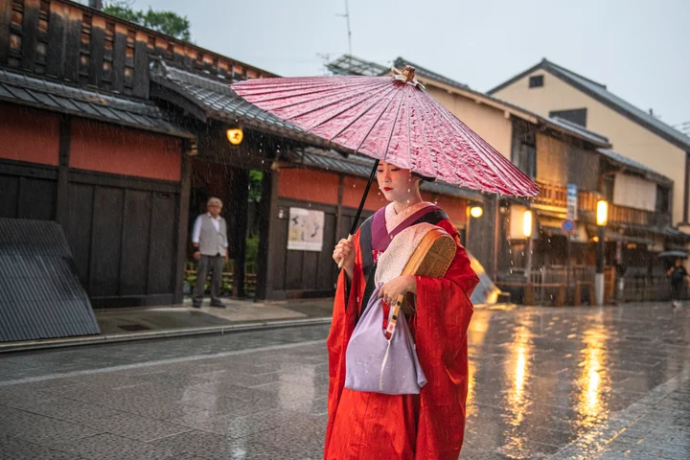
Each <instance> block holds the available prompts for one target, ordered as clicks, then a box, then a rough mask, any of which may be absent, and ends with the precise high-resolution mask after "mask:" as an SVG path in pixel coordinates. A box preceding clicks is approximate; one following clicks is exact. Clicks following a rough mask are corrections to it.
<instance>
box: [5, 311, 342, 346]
mask: <svg viewBox="0 0 690 460" xmlns="http://www.w3.org/2000/svg"><path fill="white" fill-rule="evenodd" d="M330 322H331V318H328V317H324V318H305V319H293V320H283V321H280V320H276V321H257V322H252V323H243V324H229V325H226V326H208V327H189V328H181V329H166V330H162V331H148V332H133V333H131V334H103V335H98V336H92V337H69V338H61V339H47V340H32V341H26V342H15V343H9V344H0V354H2V353H11V352H20V351H34V350H45V349H50V348H63V347H75V346H81V345H98V344H106V343H118V342H134V341H139V340H152V339H163V338H171V337H185V336H192V335H210V334H221V335H222V334H226V333H228V334H229V333H233V332H247V331H257V330H264V329H279V328H284V327H295V326H311V325H318V324H329V323H330Z"/></svg>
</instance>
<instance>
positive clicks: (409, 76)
mask: <svg viewBox="0 0 690 460" xmlns="http://www.w3.org/2000/svg"><path fill="white" fill-rule="evenodd" d="M414 73H415V70H414V67H412V66H411V65H406V66H405V70H403V71H402V74H403V76H404V77H405V83H407V82H410V81H413V80H414Z"/></svg>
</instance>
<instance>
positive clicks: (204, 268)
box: [194, 254, 225, 305]
mask: <svg viewBox="0 0 690 460" xmlns="http://www.w3.org/2000/svg"><path fill="white" fill-rule="evenodd" d="M224 265H225V257H224V256H221V255H217V256H206V255H203V254H202V255H201V259H200V260H199V266H198V267H197V269H196V289H195V290H194V305H201V302H202V301H203V300H204V284H205V283H206V278H207V277H208V272H209V271H211V273H212V276H211V304H212V305H213V304H220V290H221V288H222V287H223V266H224Z"/></svg>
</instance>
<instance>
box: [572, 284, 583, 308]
mask: <svg viewBox="0 0 690 460" xmlns="http://www.w3.org/2000/svg"><path fill="white" fill-rule="evenodd" d="M573 305H574V306H576V307H579V306H580V305H582V284H581V283H580V282H579V281H576V282H575V300H574V301H573Z"/></svg>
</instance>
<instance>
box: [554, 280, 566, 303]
mask: <svg viewBox="0 0 690 460" xmlns="http://www.w3.org/2000/svg"><path fill="white" fill-rule="evenodd" d="M555 304H556V306H557V307H562V306H563V305H565V284H560V285H559V286H558V291H557V292H556V302H555Z"/></svg>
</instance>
